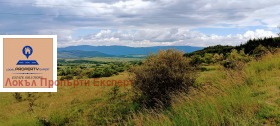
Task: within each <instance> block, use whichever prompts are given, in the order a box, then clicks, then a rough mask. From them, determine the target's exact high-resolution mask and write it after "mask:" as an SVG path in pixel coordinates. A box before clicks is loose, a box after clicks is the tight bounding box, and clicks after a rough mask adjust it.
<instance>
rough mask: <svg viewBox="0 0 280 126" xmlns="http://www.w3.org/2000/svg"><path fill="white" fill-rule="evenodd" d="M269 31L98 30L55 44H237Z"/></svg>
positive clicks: (138, 45)
mask: <svg viewBox="0 0 280 126" xmlns="http://www.w3.org/2000/svg"><path fill="white" fill-rule="evenodd" d="M275 36H276V34H274V33H273V32H271V31H266V30H263V29H257V30H255V31H247V32H245V33H244V34H235V35H224V36H222V35H215V34H211V35H206V34H203V33H200V32H197V31H191V30H187V29H178V28H172V29H157V30H155V29H143V30H133V31H132V30H118V31H112V30H101V31H100V32H98V33H96V34H91V35H87V36H83V37H81V38H79V39H76V40H71V42H65V43H62V44H60V45H59V46H61V47H62V46H69V45H85V44H86V45H94V46H101V45H107V46H109V45H124V46H135V47H144V46H170V45H182V46H183V45H189V46H213V45H218V44H221V45H239V44H241V43H244V42H246V41H247V40H249V39H253V38H264V37H275Z"/></svg>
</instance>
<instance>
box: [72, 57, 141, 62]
mask: <svg viewBox="0 0 280 126" xmlns="http://www.w3.org/2000/svg"><path fill="white" fill-rule="evenodd" d="M143 59H145V58H144V57H143V58H131V57H130V58H125V57H93V58H80V59H79V60H89V61H97V62H129V61H140V60H143ZM73 60H77V59H66V61H73Z"/></svg>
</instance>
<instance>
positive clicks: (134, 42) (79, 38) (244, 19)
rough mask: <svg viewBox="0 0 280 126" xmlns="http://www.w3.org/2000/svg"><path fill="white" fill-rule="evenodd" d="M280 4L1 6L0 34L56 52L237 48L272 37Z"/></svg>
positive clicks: (3, 1)
mask: <svg viewBox="0 0 280 126" xmlns="http://www.w3.org/2000/svg"><path fill="white" fill-rule="evenodd" d="M279 8H280V1H279V0H122V1H118V0H24V1H23V0H0V34H2V35H57V37H58V47H66V46H75V45H93V46H104V45H105V46H110V45H123V46H132V47H148V46H200V47H206V46H213V45H218V44H220V45H239V44H241V43H245V42H246V41H247V40H249V39H253V38H263V37H271V36H272V37H275V36H277V33H278V32H280V30H279V29H278V28H277V27H278V26H279V25H280V9H279Z"/></svg>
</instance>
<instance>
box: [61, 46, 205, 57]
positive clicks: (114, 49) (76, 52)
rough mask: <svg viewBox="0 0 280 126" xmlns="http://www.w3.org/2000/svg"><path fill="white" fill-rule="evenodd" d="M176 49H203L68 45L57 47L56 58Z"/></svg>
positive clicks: (138, 54)
mask: <svg viewBox="0 0 280 126" xmlns="http://www.w3.org/2000/svg"><path fill="white" fill-rule="evenodd" d="M167 49H176V50H180V51H183V52H185V53H190V52H193V51H197V50H200V49H203V47H192V46H154V47H128V46H89V45H81V46H69V47H64V48H58V58H84V57H141V56H147V55H149V54H152V53H157V52H158V51H159V50H167Z"/></svg>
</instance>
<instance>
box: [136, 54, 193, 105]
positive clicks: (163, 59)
mask: <svg viewBox="0 0 280 126" xmlns="http://www.w3.org/2000/svg"><path fill="white" fill-rule="evenodd" d="M132 73H133V74H134V75H135V77H134V85H133V88H134V89H136V90H139V91H140V94H141V98H140V99H138V100H139V101H140V103H141V104H143V105H145V106H147V107H158V106H159V105H163V106H168V105H169V104H170V100H171V98H170V96H171V94H172V93H176V92H178V91H180V90H187V89H188V88H189V87H190V86H192V85H193V83H194V80H195V78H194V75H195V71H194V70H193V68H192V67H191V66H190V65H189V61H188V60H187V58H185V57H183V53H182V52H178V51H175V50H166V51H159V53H158V54H157V55H150V56H149V57H148V58H147V59H146V60H145V61H144V62H143V64H142V65H141V66H137V67H135V68H134V69H133V70H132Z"/></svg>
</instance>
